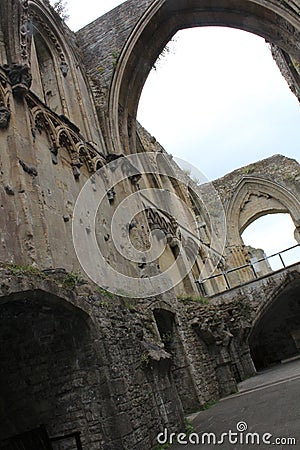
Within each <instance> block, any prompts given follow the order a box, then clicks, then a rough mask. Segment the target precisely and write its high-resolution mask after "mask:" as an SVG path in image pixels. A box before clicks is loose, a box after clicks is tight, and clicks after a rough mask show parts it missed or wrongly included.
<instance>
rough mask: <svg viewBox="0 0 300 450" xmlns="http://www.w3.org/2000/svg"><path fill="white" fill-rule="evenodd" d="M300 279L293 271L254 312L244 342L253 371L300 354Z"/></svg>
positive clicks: (297, 273)
mask: <svg viewBox="0 0 300 450" xmlns="http://www.w3.org/2000/svg"><path fill="white" fill-rule="evenodd" d="M299 291H300V276H299V272H297V271H294V272H291V273H289V274H287V275H286V277H285V279H284V280H283V281H282V282H281V284H280V285H279V286H277V288H276V289H275V290H274V291H273V292H272V293H271V295H268V296H266V297H265V299H264V300H265V301H264V302H263V303H261V304H260V305H259V307H258V309H257V310H256V311H255V318H254V320H253V323H252V328H251V331H250V333H249V337H248V343H249V347H250V351H251V356H252V359H253V362H254V364H255V367H256V369H257V370H260V369H265V368H267V367H268V366H271V365H274V364H278V363H281V362H282V361H283V360H286V359H289V358H293V357H298V356H299V355H300V303H299Z"/></svg>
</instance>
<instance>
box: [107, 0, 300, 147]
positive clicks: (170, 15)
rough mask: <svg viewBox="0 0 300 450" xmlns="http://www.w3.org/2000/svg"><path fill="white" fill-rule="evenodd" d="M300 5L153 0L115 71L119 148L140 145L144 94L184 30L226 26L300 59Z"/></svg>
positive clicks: (114, 129) (113, 111) (112, 103)
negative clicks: (151, 75) (162, 58)
mask: <svg viewBox="0 0 300 450" xmlns="http://www.w3.org/2000/svg"><path fill="white" fill-rule="evenodd" d="M297 8H298V7H297V5H295V8H292V7H291V6H290V5H289V4H288V3H287V2H280V4H278V3H277V2H276V3H275V2H273V1H270V0H268V1H253V0H247V1H241V0H226V1H225V2H224V1H223V0H217V1H215V2H213V3H212V2H211V1H208V0H204V1H202V2H201V4H200V5H199V2H198V1H196V0H194V1H189V2H186V1H185V0H154V1H153V2H152V3H151V4H150V5H149V6H148V7H147V8H146V11H145V13H144V14H143V15H142V17H141V18H140V20H139V21H138V22H137V23H136V25H135V27H134V28H133V30H132V32H131V35H130V36H129V38H128V39H127V41H126V43H125V44H124V46H123V48H122V50H121V53H120V55H119V56H118V61H117V64H116V67H115V70H114V74H113V77H112V81H111V88H110V94H109V121H110V124H109V125H110V128H111V134H112V140H113V142H114V145H115V148H122V147H123V148H124V147H125V151H126V152H127V153H130V152H134V148H135V133H134V128H135V117H136V112H137V107H138V102H139V98H140V95H141V92H142V88H143V86H144V83H145V81H146V79H147V76H148V74H149V72H150V70H151V68H152V67H153V64H154V62H155V60H156V59H157V57H158V55H159V54H160V53H161V51H162V50H163V48H164V46H165V45H166V44H167V42H168V41H169V40H170V39H171V38H172V36H173V35H174V34H175V33H176V32H177V31H178V30H180V29H183V28H190V27H195V26H211V25H217V26H227V27H232V28H239V29H241V30H245V31H249V32H251V33H254V34H257V35H259V36H262V37H264V38H265V39H266V40H267V41H268V42H272V43H273V44H274V45H276V46H278V47H280V48H282V49H283V50H284V51H285V52H286V53H287V54H289V55H290V56H291V57H292V58H294V59H295V60H298V61H299V60H300V51H299V48H298V46H297V40H298V38H299V33H300V24H299V17H298V13H299V10H296V9H297Z"/></svg>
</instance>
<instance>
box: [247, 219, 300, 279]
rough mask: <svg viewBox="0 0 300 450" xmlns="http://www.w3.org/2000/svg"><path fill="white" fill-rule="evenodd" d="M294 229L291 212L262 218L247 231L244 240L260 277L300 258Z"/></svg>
mask: <svg viewBox="0 0 300 450" xmlns="http://www.w3.org/2000/svg"><path fill="white" fill-rule="evenodd" d="M294 229H295V225H294V223H293V221H292V219H291V216H290V215H289V214H287V213H280V214H278V213H277V214H268V215H265V216H263V217H260V218H259V219H257V220H255V221H254V222H252V223H251V224H250V225H249V226H248V227H247V228H246V229H245V230H244V232H243V233H242V239H243V241H244V244H245V245H246V246H247V250H248V252H249V256H250V261H251V263H252V264H253V267H254V269H255V271H256V273H257V275H258V276H262V275H265V274H267V273H269V272H270V271H272V270H279V269H282V268H283V267H284V266H289V265H291V264H294V263H297V262H299V261H300V248H299V247H295V246H296V245H297V241H296V239H295V238H294ZM273 255H274V256H273Z"/></svg>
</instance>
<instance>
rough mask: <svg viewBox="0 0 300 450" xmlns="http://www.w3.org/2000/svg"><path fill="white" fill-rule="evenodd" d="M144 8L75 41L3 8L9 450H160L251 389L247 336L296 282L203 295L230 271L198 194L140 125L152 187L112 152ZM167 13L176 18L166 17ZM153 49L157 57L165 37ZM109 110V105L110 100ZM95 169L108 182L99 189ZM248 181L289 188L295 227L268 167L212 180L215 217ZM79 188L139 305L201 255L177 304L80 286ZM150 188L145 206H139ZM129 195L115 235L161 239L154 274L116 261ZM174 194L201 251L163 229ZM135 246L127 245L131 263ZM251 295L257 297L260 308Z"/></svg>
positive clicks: (293, 181) (42, 13) (34, 8)
mask: <svg viewBox="0 0 300 450" xmlns="http://www.w3.org/2000/svg"><path fill="white" fill-rule="evenodd" d="M183 3H185V2H183ZM183 3H182V4H181V3H180V2H179V6H180V7H182V6H183ZM209 3H210V2H209ZM151 4H152V2H151V1H150V0H143V1H142V0H140V1H136V0H129V1H128V2H126V3H125V4H123V5H121V6H120V7H118V8H116V9H115V10H113V11H112V12H111V13H108V14H107V15H105V16H104V17H103V18H100V19H97V20H96V21H95V22H93V23H92V24H90V25H88V26H87V27H85V28H84V29H83V30H81V31H80V32H78V34H77V37H76V38H75V36H74V35H73V34H72V33H71V32H70V31H69V30H67V28H66V26H65V25H64V24H63V23H62V22H61V21H60V19H59V17H58V16H57V14H55V13H54V12H53V11H52V10H51V8H50V7H49V4H48V2H47V1H46V0H45V1H42V0H35V1H32V2H29V4H28V3H27V2H26V1H18V2H16V1H12V0H4V1H2V2H1V4H0V58H1V60H0V64H1V68H0V146H1V154H0V182H1V186H0V209H1V211H2V214H1V215H0V228H1V230H2V233H1V243H0V262H1V268H0V278H1V279H0V304H1V308H0V309H1V311H0V320H1V321H2V324H1V333H0V339H1V350H0V357H1V358H0V359H1V361H2V364H1V370H0V381H1V383H0V384H1V386H2V388H1V390H0V415H1V421H0V422H1V424H2V425H1V427H0V430H1V433H0V446H2V447H4V446H5V445H6V441H7V438H8V437H9V436H10V435H11V434H14V433H18V432H22V431H25V430H26V429H29V428H32V427H35V426H37V425H39V424H40V423H41V422H44V423H45V424H46V425H47V427H48V430H49V432H50V434H52V435H56V434H62V433H68V432H71V431H75V430H80V431H81V432H82V442H83V448H85V449H89V450H99V449H100V448H101V449H103V450H114V449H115V450H120V449H125V450H140V449H141V448H143V449H150V448H153V447H155V444H156V436H157V434H158V433H159V432H161V431H162V430H163V428H164V427H167V428H168V430H169V432H172V431H174V432H175V431H179V430H183V429H184V421H183V416H184V413H189V412H192V411H193V410H195V409H199V408H201V407H202V406H204V405H205V404H206V403H207V402H210V401H211V400H216V399H217V398H219V396H222V395H226V394H229V393H231V392H232V391H234V390H235V389H236V383H237V382H238V381H240V380H241V379H243V378H245V377H247V376H249V375H251V374H253V372H254V368H253V365H252V363H251V358H250V356H249V344H248V336H249V330H250V329H251V327H252V326H253V323H254V321H255V317H257V316H259V314H260V312H261V310H260V309H259V306H261V307H263V304H264V302H265V303H266V304H268V299H269V298H270V297H272V295H273V294H274V292H275V291H276V290H277V289H278V287H279V286H280V282H288V281H289V280H288V279H286V278H285V277H286V276H287V275H286V274H285V273H284V272H280V274H276V275H274V277H273V278H270V279H269V278H265V279H264V280H263V281H262V282H261V283H259V282H257V284H254V285H252V284H249V285H247V286H244V287H243V288H241V289H238V290H235V291H231V292H228V293H225V294H222V296H219V297H215V298H213V299H207V298H204V297H203V296H202V294H201V295H199V291H198V288H197V285H196V283H195V281H196V280H197V277H199V273H200V272H201V270H202V269H203V266H204V262H205V261H207V260H211V261H209V263H210V265H208V271H209V270H211V269H213V268H214V269H215V270H216V271H217V272H218V271H221V270H222V269H223V268H224V266H225V264H226V261H224V258H223V260H222V258H221V259H220V261H219V264H218V262H216V258H215V256H216V252H215V253H213V252H214V248H213V245H212V243H211V240H212V235H213V233H212V230H211V226H210V224H209V223H208V220H207V216H206V215H205V208H204V207H202V206H201V202H200V203H197V201H196V200H195V196H193V195H192V191H193V186H192V184H191V180H189V179H188V177H187V176H184V177H183V176H182V172H181V171H180V170H179V168H178V167H176V165H174V164H173V163H172V161H171V160H170V158H169V157H168V156H167V155H166V153H165V152H164V150H163V149H162V147H161V146H160V145H159V143H157V142H156V141H155V140H154V139H153V138H152V137H151V136H150V135H149V133H148V132H146V131H145V130H143V128H142V127H141V126H139V125H137V127H136V128H135V124H134V118H132V122H131V124H132V127H131V129H130V131H131V133H132V136H131V138H132V142H135V143H136V147H134V146H133V147H132V148H131V149H130V150H131V151H132V152H133V153H134V152H135V150H136V151H137V152H138V153H139V154H150V153H153V155H152V156H151V158H152V159H151V158H150V159H149V161H148V164H149V167H150V168H151V170H150V171H149V173H146V174H142V173H140V172H139V168H136V167H133V166H131V165H130V164H129V165H128V164H127V163H126V159H125V158H124V156H123V152H124V153H125V150H124V149H126V145H125V141H124V142H123V141H122V145H119V144H118V142H117V141H116V142H115V138H116V135H115V134H114V133H113V129H111V128H109V126H108V124H107V119H108V116H109V114H108V109H107V98H108V95H112V93H111V91H109V88H110V83H111V77H112V76H113V74H115V73H116V72H115V71H117V70H118V69H120V67H119V66H118V64H119V62H120V60H119V54H120V51H121V50H122V49H124V44H125V43H126V42H128V41H127V39H128V37H129V35H130V34H131V32H132V30H133V29H134V28H135V25H136V24H137V22H138V20H139V19H140V17H141V16H142V15H143V13H144V12H145V10H146V9H147V7H149V6H150V5H151ZM185 4H186V3H185ZM168 6H170V3H168ZM178 11H179V13H178V14H179V16H180V11H181V10H180V8H179V10H178ZM171 12H172V11H171ZM167 13H169V16H170V17H171V15H170V10H168V9H165V10H164V14H167ZM166 17H168V14H167V16H166ZM272 17H273V16H272ZM11 18H12V20H11ZM273 18H274V17H273ZM160 19H163V17H160ZM272 20H273V19H272ZM29 25H30V26H29ZM154 26H156V24H155V23H154ZM272 26H273V22H272ZM29 30H31V32H29ZM157 39H158V41H157V45H158V47H159V45H161V44H162V42H161V36H159V35H157ZM76 40H77V43H76ZM76 45H79V47H76ZM158 47H157V48H158ZM157 48H156V50H157ZM78 49H80V51H81V56H82V58H83V60H82V61H83V62H82V61H81V60H80V57H79V56H78ZM95 55H96V56H97V57H96V58H95ZM140 56H141V55H140V54H139V53H136V54H135V61H140V62H142V59H141V58H140ZM143 56H144V58H145V59H144V60H145V61H146V60H148V57H149V60H148V63H147V64H148V65H149V64H150V62H149V61H150V60H151V58H152V56H153V55H151V56H149V55H148V54H147V52H146V54H145V55H143ZM132 61H133V60H132ZM14 62H15V63H16V64H13V63H14ZM127 69H128V66H127ZM85 72H88V75H89V80H87V78H86V75H85ZM128 73H129V72H128ZM128 73H127V74H128ZM121 81H122V80H121ZM136 92H137V91H136ZM134 93H135V91H132V92H131V94H132V95H133V94H134ZM98 95H100V97H98ZM111 100H112V102H113V103H114V102H115V101H116V102H117V103H118V99H117V98H113V99H111ZM118 107H119V105H117V109H118ZM124 117H125V116H124ZM99 119H100V120H99ZM120 125H121V128H122V126H123V125H122V124H120ZM118 126H119V124H118ZM124 130H125V128H124V127H123V132H124ZM128 130H129V129H128ZM128 130H127V131H128ZM136 130H137V135H135V131H136ZM115 131H116V130H115ZM125 134H126V133H125V132H124V133H123V137H124V139H125V137H126V136H125ZM109 142H110V144H113V145H108V143H109ZM114 145H116V147H115V150H116V153H115V154H112V153H111V149H112V148H114ZM118 145H119V146H118ZM110 163H113V164H112V166H110V168H108V166H109V164H110ZM101 168H102V169H103V170H101V175H96V174H95V173H96V171H97V169H101ZM117 168H120V170H121V172H122V171H123V172H122V176H123V178H122V182H121V183H117V184H116V185H115V186H113V188H112V187H111V186H110V185H109V181H110V179H111V178H112V177H113V173H115V171H116V170H117ZM161 170H163V173H160V172H161ZM97 177H99V178H101V183H102V184H101V183H100V186H102V188H103V189H102V190H101V189H98V186H99V184H97V183H96V181H97ZM245 177H246V178H249V177H250V178H251V177H252V179H253V180H254V181H255V180H256V179H263V180H265V179H266V180H267V181H269V180H270V179H271V181H274V180H275V181H278V183H280V182H281V183H282V182H283V185H284V186H283V187H284V189H285V191H284V192H285V193H286V192H287V194H286V196H283V197H280V198H279V200H282V199H283V200H284V199H288V200H289V198H294V197H295V198H296V200H295V201H294V200H291V201H290V202H289V201H288V202H287V205H285V203H284V202H283V203H282V204H283V206H284V207H286V208H287V209H288V210H289V208H290V210H291V215H292V216H293V218H294V219H295V225H296V226H298V225H297V224H298V222H297V217H298V216H297V211H298V210H297V203H296V202H297V199H298V198H299V179H298V178H299V167H298V165H297V164H296V163H295V162H293V161H291V160H288V159H285V158H283V157H274V158H271V159H270V160H267V161H264V162H260V163H258V164H257V165H254V169H253V168H252V166H251V167H250V168H249V167H247V168H244V169H241V170H240V171H238V172H234V173H233V174H230V175H228V177H227V178H224V179H223V180H219V181H216V182H215V187H216V189H217V190H218V192H219V195H220V198H221V203H222V205H224V206H226V205H227V203H228V202H229V203H230V200H231V197H232V196H234V195H235V194H236V193H237V192H239V191H238V189H237V188H238V186H239V183H240V182H241V181H243V180H244V178H245ZM88 179H91V195H92V196H94V197H97V198H98V197H100V196H101V195H102V194H104V196H103V202H102V205H101V208H100V211H99V213H98V215H97V217H96V221H95V223H96V233H95V235H96V240H97V244H99V247H100V248H101V250H102V253H103V255H104V259H105V261H106V262H109V263H110V264H111V265H112V266H113V267H114V268H115V269H117V270H119V271H120V272H119V273H120V274H124V273H125V274H126V275H128V276H131V277H132V279H133V280H136V279H138V281H139V287H140V288H141V290H140V291H139V292H142V288H143V286H144V285H146V281H148V279H151V277H152V276H154V275H158V274H160V273H161V272H163V271H164V270H165V269H166V267H167V266H168V265H171V264H173V263H175V275H176V276H175V278H176V281H178V277H179V279H180V275H181V273H182V269H184V267H183V266H184V264H181V265H180V263H179V262H178V261H177V260H176V258H177V256H178V251H179V249H180V245H182V247H183V248H184V250H185V252H186V254H187V255H188V254H190V253H192V252H193V249H194V247H195V245H194V244H195V242H196V241H197V242H198V245H199V241H200V244H201V245H200V248H199V249H198V250H199V252H198V250H197V252H198V253H197V258H196V261H195V264H194V265H193V267H191V269H192V270H190V271H189V273H188V274H187V275H186V276H185V277H183V279H182V280H179V281H180V282H179V283H178V284H177V285H176V287H175V288H174V289H169V291H168V292H161V293H160V294H158V295H155V296H150V295H146V294H145V295H141V296H140V297H137V296H136V295H135V294H136V293H135V292H134V289H133V288H132V287H131V288H129V289H128V290H127V291H126V293H124V291H123V296H118V295H115V294H112V293H111V292H110V290H113V286H112V285H113V280H112V279H111V278H110V277H109V276H107V277H106V278H105V280H104V282H105V285H104V286H103V285H102V287H101V288H100V287H98V286H95V285H94V284H92V283H91V282H90V281H88V280H87V279H86V276H85V274H84V273H83V271H82V269H81V266H80V264H79V261H78V258H77V256H76V253H75V250H74V245H73V240H72V225H73V224H74V223H75V222H76V220H77V224H78V223H79V224H81V225H82V229H83V231H84V238H82V242H81V245H82V248H83V249H85V250H86V255H88V256H89V257H90V259H91V260H92V263H93V262H94V259H93V252H92V251H90V252H89V250H93V248H91V244H90V243H91V242H92V241H91V238H92V237H93V233H92V232H91V231H92V230H91V228H90V226H89V225H90V223H89V222H88V216H89V215H90V211H89V210H87V211H85V210H84V211H85V212H86V216H84V217H83V216H82V217H79V218H78V217H74V208H75V204H76V201H77V199H78V196H79V193H80V191H81V189H82V187H83V186H84V184H85V182H86V181H87V180H88ZM98 181H99V180H98ZM108 186H110V188H108ZM143 188H149V189H150V191H151V192H150V194H149V195H148V197H147V198H146V197H145V195H144V196H143V195H142V192H141V191H142V189H143ZM154 188H155V189H158V190H161V191H162V192H163V193H164V194H167V195H168V196H169V197H168V200H167V201H166V200H165V199H166V197H164V200H163V201H162V200H161V199H162V197H160V195H159V193H158V192H155V189H154ZM97 189H98V190H97ZM205 189H206V188H205V187H204V190H205ZM102 191H103V192H102ZM252 191H253V189H252ZM252 191H251V192H252ZM252 193H253V192H252ZM131 194H137V198H138V200H135V201H136V203H137V204H138V206H142V211H140V212H139V213H138V214H137V215H136V216H135V217H134V220H132V218H129V219H126V220H125V219H124V220H123V222H122V223H121V228H120V230H121V231H120V234H123V233H124V234H125V235H126V236H127V235H128V236H129V237H130V240H129V241H130V242H131V243H133V246H136V248H137V249H138V250H140V251H141V252H143V251H144V252H146V250H147V249H148V247H147V245H148V244H149V235H150V232H152V234H153V236H154V237H153V240H154V241H155V239H156V240H157V241H159V240H160V239H162V236H163V237H164V238H165V240H166V250H165V252H164V253H163V254H162V255H160V256H159V257H158V258H156V259H155V260H154V261H152V263H151V264H149V263H148V261H147V260H146V261H142V262H140V263H139V262H138V261H135V260H131V259H130V258H129V259H127V260H126V263H124V259H123V258H121V257H120V252H118V251H117V250H116V248H115V246H114V239H113V238H114V236H112V232H111V230H110V225H111V220H112V217H113V215H114V213H115V211H116V210H117V208H118V207H119V206H120V205H122V201H123V200H124V199H126V198H127V197H128V196H130V195H131ZM171 194H175V195H176V196H177V197H179V198H180V199H181V200H182V201H183V204H184V205H187V208H188V210H189V211H191V216H190V215H187V217H185V214H184V213H182V211H183V210H184V208H177V209H180V211H179V218H180V219H182V218H183V219H185V222H184V223H186V224H187V225H188V226H189V227H190V226H194V223H196V224H197V223H198V224H200V225H201V226H202V231H201V233H202V234H201V235H200V238H201V239H200V240H199V239H198V240H197V239H196V240H195V239H194V238H191V237H190V236H189V237H187V235H184V230H183V227H181V228H180V226H179V220H174V217H170V214H168V211H169V210H168V207H170V206H172V205H173V201H172V196H171ZM208 194H209V192H206V195H208ZM263 194H264V195H265V191H263ZM268 195H269V194H268ZM293 196H294V197H293ZM204 198H207V197H204ZM263 198H265V197H263ZM170 199H171V200H170ZM89 200H90V198H87V201H86V203H87V205H88V206H89V205H90V203H89ZM277 200H278V199H277ZM283 200H282V201H283ZM248 203H249V202H248ZM207 205H208V203H206V206H207ZM236 205H238V203H235V204H234V205H233V206H234V207H233V208H232V211H233V213H234V214H235V216H233V217H235V221H234V222H233V221H232V222H230V223H231V225H232V224H233V223H234V226H235V228H236V229H237V230H238V232H239V231H240V228H239V225H240V223H241V220H242V219H241V220H240V215H239V213H240V210H238V211H235V206H236ZM295 205H296V206H295ZM84 206H85V205H84ZM273 206H274V205H273ZM275 206H276V205H275ZM277 206H278V205H277ZM256 208H257V206H256ZM124 209H126V208H124ZM175 209H176V208H175ZM295 211H296V212H295ZM175 212H176V211H175ZM177 212H178V211H177ZM180 214H181V216H180ZM247 214H248V213H247ZM247 214H246V213H245V217H246V218H244V219H243V220H244V222H246V221H247V217H248V216H247ZM122 217H123V216H122ZM126 217H127V216H126ZM176 217H177V216H176ZM250 217H252V216H251V214H250ZM79 219H81V222H80V220H79ZM243 220H242V221H243ZM86 225H87V226H86ZM203 226H205V227H206V231H205V232H204V230H203ZM217 231H219V230H217ZM155 233H157V234H155ZM235 237H236V235H235ZM238 238H239V235H238ZM237 241H238V243H239V240H238V239H237ZM130 242H128V243H127V244H126V245H127V246H125V253H126V252H127V253H128V255H130V253H129V251H130V250H131V247H130V245H129V244H130ZM232 242H233V241H231V243H232ZM196 248H197V247H196ZM238 257H239V258H243V255H241V254H239V255H238ZM242 260H243V259H242ZM176 261H177V265H176ZM186 261H188V257H187V258H186V259H185V262H186ZM94 265H95V264H94ZM294 270H296V271H297V270H298V269H297V268H296V269H294ZM276 277H277V278H276ZM269 280H270V281H269ZM242 281H243V282H245V281H247V279H246V278H243V280H242ZM220 285H221V287H222V288H224V283H223V282H220V281H218V282H217V281H215V282H211V283H210V289H209V290H208V292H207V293H206V294H214V293H216V292H218V288H219V287H220ZM252 286H253V287H252ZM172 287H174V286H172ZM225 287H226V286H225ZM103 288H106V289H103ZM259 292H263V295H264V300H262V301H261V304H260V305H259V304H258V298H260V297H259V295H260V294H259ZM119 294H120V295H121V294H122V293H121V292H119ZM125 294H126V295H125ZM179 294H181V298H180V299H178V298H177V297H178V296H179ZM63 448H65V449H66V450H67V449H68V450H71V448H72V444H71V443H70V442H67V443H66V445H65V447H63Z"/></svg>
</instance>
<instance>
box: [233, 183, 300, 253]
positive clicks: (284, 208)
mask: <svg viewBox="0 0 300 450" xmlns="http://www.w3.org/2000/svg"><path fill="white" fill-rule="evenodd" d="M276 213H289V214H290V215H291V217H292V220H293V222H294V224H295V227H299V225H300V201H299V199H298V198H297V197H296V195H295V194H294V193H293V192H292V191H290V190H289V189H288V188H287V187H285V186H284V185H283V184H280V183H278V182H275V181H271V180H269V179H266V178H264V177H262V176H244V177H243V178H242V179H241V180H240V182H239V183H238V185H237V186H236V188H235V191H234V194H233V196H232V198H231V200H230V201H229V204H228V206H227V211H226V220H227V224H228V228H227V232H228V235H227V238H228V244H229V245H230V244H236V243H239V242H240V240H241V234H242V232H243V231H244V230H245V228H246V227H247V226H248V225H250V224H251V223H252V222H254V221H255V220H256V219H258V218H259V217H262V216H264V215H266V214H276Z"/></svg>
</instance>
